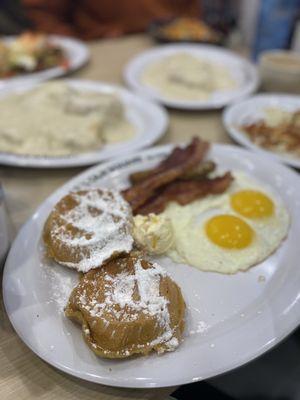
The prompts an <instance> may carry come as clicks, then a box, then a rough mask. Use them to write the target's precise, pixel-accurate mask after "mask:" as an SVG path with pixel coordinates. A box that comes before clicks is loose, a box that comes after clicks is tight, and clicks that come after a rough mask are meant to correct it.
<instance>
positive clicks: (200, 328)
mask: <svg viewBox="0 0 300 400" xmlns="http://www.w3.org/2000/svg"><path fill="white" fill-rule="evenodd" d="M208 328H209V325H208V324H207V323H206V322H204V321H198V322H197V325H196V327H195V328H194V329H191V330H190V331H189V334H190V335H195V334H196V333H204V332H205V331H207V330H208Z"/></svg>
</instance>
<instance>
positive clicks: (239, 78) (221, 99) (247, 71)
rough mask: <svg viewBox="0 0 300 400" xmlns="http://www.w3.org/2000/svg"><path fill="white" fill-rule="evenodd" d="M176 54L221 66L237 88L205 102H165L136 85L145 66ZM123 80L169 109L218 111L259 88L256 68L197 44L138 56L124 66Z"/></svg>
mask: <svg viewBox="0 0 300 400" xmlns="http://www.w3.org/2000/svg"><path fill="white" fill-rule="evenodd" d="M178 52H180V53H181V52H185V53H189V54H192V55H193V56H195V57H199V58H201V59H205V60H209V61H213V62H216V63H218V64H220V65H224V67H226V68H228V70H229V73H230V74H231V75H232V77H233V79H234V80H235V81H236V82H237V84H238V87H237V88H236V89H234V90H228V91H223V92H220V91H217V92H214V93H213V95H212V97H211V98H210V99H208V100H205V101H188V100H172V99H170V98H166V97H164V96H162V95H161V94H160V93H159V92H158V91H157V90H155V88H151V87H150V86H146V85H144V84H143V83H142V82H141V81H140V75H141V73H142V71H143V70H144V68H145V67H146V66H148V65H149V64H151V63H153V62H156V61H158V60H161V59H162V58H164V57H167V56H170V55H173V54H176V53H178ZM124 79H125V81H126V82H127V84H128V85H129V87H130V88H131V89H133V90H135V91H136V92H138V93H139V94H140V95H143V96H146V97H148V98H150V99H152V100H156V101H158V102H161V103H162V104H164V105H166V106H169V107H174V108H179V109H188V110H206V109H217V108H222V107H224V106H226V105H228V104H230V103H232V102H234V101H237V100H240V99H242V98H243V97H246V96H248V95H249V94H251V93H253V92H255V90H256V89H257V87H258V84H259V79H258V74H257V70H256V67H255V66H254V65H252V64H251V63H250V62H249V61H247V60H246V59H244V58H242V57H240V56H239V55H237V54H235V53H233V52H231V51H229V50H225V49H221V48H220V47H217V46H209V45H200V44H190V45H187V44H176V45H165V46H160V47H156V48H155V49H151V50H147V51H145V52H143V53H140V54H138V55H137V56H136V57H135V58H134V59H133V60H131V61H130V62H129V64H128V65H127V66H126V68H125V70H124Z"/></svg>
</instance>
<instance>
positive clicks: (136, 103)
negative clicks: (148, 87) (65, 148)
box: [0, 79, 168, 168]
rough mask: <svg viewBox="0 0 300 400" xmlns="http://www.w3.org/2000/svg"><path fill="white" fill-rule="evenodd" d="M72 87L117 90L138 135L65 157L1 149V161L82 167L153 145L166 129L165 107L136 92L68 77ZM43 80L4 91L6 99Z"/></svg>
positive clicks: (12, 163)
mask: <svg viewBox="0 0 300 400" xmlns="http://www.w3.org/2000/svg"><path fill="white" fill-rule="evenodd" d="M64 82H65V83H67V84H68V85H70V86H71V87H73V88H75V89H78V90H82V91H94V92H99V93H115V94H116V95H117V96H119V98H120V99H121V101H122V103H123V105H124V108H125V115H126V117H127V119H128V120H129V121H130V122H131V123H132V125H133V126H134V127H135V129H136V134H135V135H134V136H133V137H132V138H131V139H130V140H127V141H124V142H119V143H111V144H107V145H104V146H102V147H101V148H99V149H98V150H97V149H95V150H93V151H90V152H85V153H79V154H72V155H69V156H64V157H54V156H53V157H49V156H30V155H20V154H13V153H4V152H2V153H1V152H0V164H5V165H14V166H18V167H30V168H32V167H34V168H65V167H79V166H84V165H91V164H96V163H98V162H101V161H104V160H107V159H109V158H112V157H116V156H119V155H121V154H128V153H129V152H132V151H134V150H137V149H140V148H143V147H149V146H150V145H152V144H153V143H155V142H156V141H157V140H158V139H159V138H160V137H161V136H162V135H163V134H164V133H165V131H166V129H167V126H168V115H167V113H166V112H165V110H164V109H163V108H162V107H160V106H158V105H156V104H154V103H152V102H150V101H148V100H145V99H141V98H140V97H138V96H137V95H136V94H134V93H131V92H129V91H128V90H126V89H123V88H122V87H120V86H116V85H111V84H107V83H101V82H94V81H88V80H75V79H74V80H73V79H72V80H71V79H70V80H69V79H68V80H64ZM40 84H42V83H34V84H32V83H26V84H23V85H19V86H18V89H16V88H14V89H11V90H9V91H5V93H4V94H1V95H0V96H1V97H0V98H3V97H5V96H7V95H9V94H12V93H21V92H25V91H26V90H30V89H32V88H34V87H36V86H37V85H40Z"/></svg>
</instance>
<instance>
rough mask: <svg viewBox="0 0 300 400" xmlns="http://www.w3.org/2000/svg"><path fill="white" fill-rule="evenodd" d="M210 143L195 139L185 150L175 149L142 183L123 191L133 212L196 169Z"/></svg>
mask: <svg viewBox="0 0 300 400" xmlns="http://www.w3.org/2000/svg"><path fill="white" fill-rule="evenodd" d="M208 149H209V143H207V142H204V141H202V140H200V139H199V138H194V139H193V140H192V142H191V143H190V144H189V145H188V146H187V147H185V148H175V149H174V150H173V152H172V153H171V154H170V156H169V157H168V158H167V159H165V160H164V161H163V162H162V163H160V165H159V166H158V167H157V168H155V169H154V170H153V172H152V173H151V174H150V176H148V177H147V178H145V179H144V180H142V181H141V182H139V183H137V184H135V185H133V186H131V187H130V188H128V189H126V190H124V191H123V196H124V198H125V199H126V200H127V201H128V202H129V204H130V205H131V208H132V211H133V212H135V210H136V209H137V208H139V207H141V206H142V205H143V204H144V203H145V202H146V201H147V200H148V199H149V198H150V197H151V196H152V195H154V194H155V192H156V190H157V189H158V188H160V187H162V186H164V185H166V184H168V183H170V182H172V181H175V179H178V178H180V177H181V176H182V175H184V174H185V173H186V172H188V171H191V170H192V169H193V168H195V167H196V166H197V165H198V164H199V163H200V162H201V161H202V160H203V158H204V156H205V154H206V153H207V151H208Z"/></svg>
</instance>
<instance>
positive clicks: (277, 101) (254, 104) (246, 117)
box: [223, 93, 300, 168]
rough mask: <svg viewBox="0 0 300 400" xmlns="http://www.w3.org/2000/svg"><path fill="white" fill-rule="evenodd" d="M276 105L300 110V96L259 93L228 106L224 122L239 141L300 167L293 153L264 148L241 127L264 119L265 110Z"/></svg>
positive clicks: (277, 159)
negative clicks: (252, 139) (276, 151)
mask: <svg viewBox="0 0 300 400" xmlns="http://www.w3.org/2000/svg"><path fill="white" fill-rule="evenodd" d="M269 107H276V108H280V109H283V110H286V111H290V112H293V111H296V110H300V96H296V95H283V94H275V93H274V94H259V95H255V96H252V97H250V98H249V99H245V100H244V101H242V102H240V103H238V104H233V105H231V106H229V107H228V108H226V110H225V111H224V113H223V123H224V125H225V128H226V130H227V132H228V134H229V136H230V137H231V138H232V139H233V140H234V141H236V142H237V143H239V144H241V145H243V146H245V147H248V148H249V149H251V150H254V151H256V152H258V153H260V154H261V155H263V156H267V157H272V158H273V159H275V160H276V161H280V162H283V163H285V164H288V165H290V166H292V167H295V168H300V158H297V157H295V156H293V155H292V154H287V153H285V154H283V153H281V154H279V153H275V152H272V151H271V150H267V149H263V148H262V147H259V146H258V145H256V144H255V143H253V142H252V141H251V140H250V139H249V138H248V136H247V135H246V134H245V133H244V132H243V131H242V130H241V129H239V126H241V125H244V124H245V123H251V122H255V121H257V120H258V119H262V118H263V116H264V110H265V109H266V108H269Z"/></svg>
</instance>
